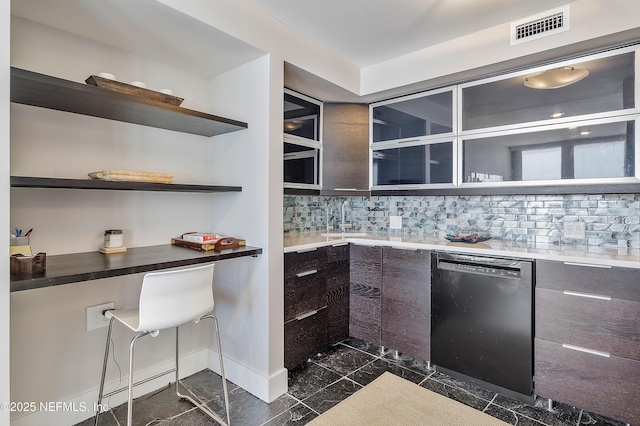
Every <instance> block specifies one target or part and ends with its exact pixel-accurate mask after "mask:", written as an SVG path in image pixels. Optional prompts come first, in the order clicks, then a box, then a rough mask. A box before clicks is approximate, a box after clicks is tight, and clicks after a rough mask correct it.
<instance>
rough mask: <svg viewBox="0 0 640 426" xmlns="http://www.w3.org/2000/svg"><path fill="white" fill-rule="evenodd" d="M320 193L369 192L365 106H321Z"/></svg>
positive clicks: (367, 116) (367, 130) (367, 133)
mask: <svg viewBox="0 0 640 426" xmlns="http://www.w3.org/2000/svg"><path fill="white" fill-rule="evenodd" d="M323 114H324V118H323V120H322V122H323V133H322V146H323V159H322V169H323V177H322V191H321V193H322V194H333V193H344V192H345V191H349V192H347V193H352V194H353V195H356V194H361V193H366V194H368V192H369V106H368V105H367V104H328V103H325V104H324V106H323Z"/></svg>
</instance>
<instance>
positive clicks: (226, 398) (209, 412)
mask: <svg viewBox="0 0 640 426" xmlns="http://www.w3.org/2000/svg"><path fill="white" fill-rule="evenodd" d="M203 318H211V319H213V320H214V326H215V329H216V337H217V341H218V354H219V356H220V373H221V374H220V375H221V376H222V388H223V390H224V403H225V409H226V414H227V421H226V423H225V421H224V420H222V419H221V418H220V416H218V415H217V414H216V413H214V412H213V411H212V410H211V409H209V407H207V406H206V405H205V404H202V403H200V402H198V401H196V400H195V399H193V398H191V397H190V396H189V395H184V394H181V393H180V391H179V389H178V380H179V377H180V376H179V374H178V360H179V349H178V347H179V346H178V341H179V337H178V336H179V334H178V328H179V327H176V383H175V389H176V395H177V396H178V397H179V398H182V399H186V400H187V401H189V402H191V403H192V404H193V405H195V406H196V407H197V408H199V409H200V410H202V412H203V413H205V414H206V415H207V416H209V417H211V418H212V419H214V420H215V421H216V422H218V423H220V424H221V425H223V426H231V417H230V415H229V392H228V391H227V378H226V376H225V374H224V364H223V361H222V346H221V345H220V329H219V328H218V320H217V319H216V317H215V316H213V315H205V316H203V317H202V318H200V319H203Z"/></svg>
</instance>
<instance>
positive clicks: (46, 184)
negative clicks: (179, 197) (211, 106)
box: [11, 176, 242, 193]
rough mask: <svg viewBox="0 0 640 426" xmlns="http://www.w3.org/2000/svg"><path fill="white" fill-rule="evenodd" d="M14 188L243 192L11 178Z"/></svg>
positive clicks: (239, 189) (217, 187)
mask: <svg viewBox="0 0 640 426" xmlns="http://www.w3.org/2000/svg"><path fill="white" fill-rule="evenodd" d="M11 187H13V188H60V189H103V190H114V191H160V192H209V193H211V192H242V187H241V186H223V185H191V184H179V183H152V182H122V181H107V180H93V179H59V178H46V177H32V176H11Z"/></svg>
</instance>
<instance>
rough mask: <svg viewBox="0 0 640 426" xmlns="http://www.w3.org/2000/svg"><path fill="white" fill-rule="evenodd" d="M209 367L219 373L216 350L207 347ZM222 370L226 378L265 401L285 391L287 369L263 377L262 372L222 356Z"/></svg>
mask: <svg viewBox="0 0 640 426" xmlns="http://www.w3.org/2000/svg"><path fill="white" fill-rule="evenodd" d="M209 368H210V369H211V370H213V371H215V372H216V373H218V374H220V361H219V357H218V352H217V351H215V350H213V349H211V348H209ZM224 372H225V375H226V376H227V380H229V381H231V382H233V383H235V384H236V385H238V386H240V387H241V388H242V389H244V390H246V391H247V392H249V393H251V394H252V395H254V396H256V397H258V398H260V399H261V400H263V401H265V402H271V401H273V400H274V399H276V398H278V397H279V396H280V395H282V394H283V393H285V392H286V391H287V369H286V368H283V369H282V370H280V371H278V372H276V373H275V374H272V375H271V376H269V377H265V376H263V375H262V374H260V373H258V372H256V371H253V370H251V369H250V368H247V366H245V365H242V364H239V363H238V362H236V361H235V360H233V359H230V358H227V357H226V356H225V357H224Z"/></svg>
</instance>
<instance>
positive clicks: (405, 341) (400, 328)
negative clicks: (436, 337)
mask: <svg viewBox="0 0 640 426" xmlns="http://www.w3.org/2000/svg"><path fill="white" fill-rule="evenodd" d="M382 259H383V261H382V323H381V342H382V345H383V346H387V347H389V348H393V349H395V350H398V351H400V352H403V353H406V354H408V355H412V356H415V357H418V358H422V359H424V360H429V359H430V355H431V354H430V343H431V285H430V282H431V252H430V251H427V250H424V251H423V250H415V251H413V250H399V249H394V248H392V247H385V248H384V250H383V257H382Z"/></svg>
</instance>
